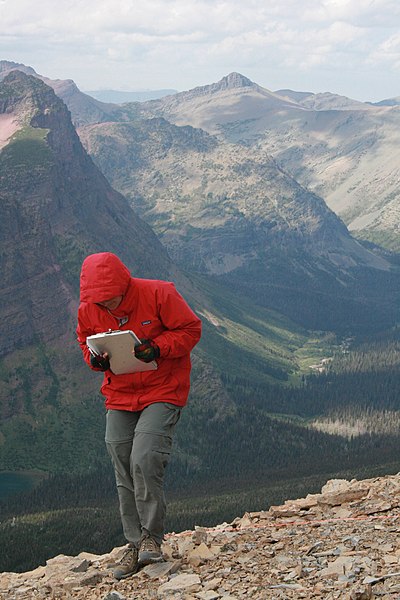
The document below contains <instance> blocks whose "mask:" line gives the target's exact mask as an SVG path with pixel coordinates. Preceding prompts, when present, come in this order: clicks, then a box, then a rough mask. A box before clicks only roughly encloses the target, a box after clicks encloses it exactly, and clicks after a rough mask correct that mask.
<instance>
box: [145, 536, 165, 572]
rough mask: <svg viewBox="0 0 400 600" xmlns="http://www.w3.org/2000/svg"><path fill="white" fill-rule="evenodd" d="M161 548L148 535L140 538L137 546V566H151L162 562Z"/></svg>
mask: <svg viewBox="0 0 400 600" xmlns="http://www.w3.org/2000/svg"><path fill="white" fill-rule="evenodd" d="M163 560H164V558H163V555H162V553H161V546H160V544H157V542H156V540H155V539H154V538H152V537H151V536H150V535H146V536H144V537H143V538H142V540H141V542H140V546H139V565H140V566H141V567H143V566H144V565H151V564H152V563H158V562H163Z"/></svg>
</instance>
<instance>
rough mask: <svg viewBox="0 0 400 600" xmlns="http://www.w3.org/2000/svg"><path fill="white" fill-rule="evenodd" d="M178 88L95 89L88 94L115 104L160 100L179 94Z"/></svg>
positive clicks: (101, 100)
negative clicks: (142, 89) (131, 90)
mask: <svg viewBox="0 0 400 600" xmlns="http://www.w3.org/2000/svg"><path fill="white" fill-rule="evenodd" d="M177 93H178V91H177V90H170V89H167V90H144V91H136V92H124V91H121V90H94V91H90V92H89V91H88V92H86V94H88V95H89V96H92V98H95V99H96V100H99V101H100V102H107V103H113V104H125V103H126V102H147V101H148V100H158V99H159V98H164V96H170V95H171V94H177Z"/></svg>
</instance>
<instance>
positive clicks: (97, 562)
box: [0, 474, 400, 600]
mask: <svg viewBox="0 0 400 600" xmlns="http://www.w3.org/2000/svg"><path fill="white" fill-rule="evenodd" d="M399 533H400V474H398V475H394V476H387V477H382V478H375V479H368V480H363V481H357V480H352V481H346V480H331V481H328V483H327V484H326V485H325V486H324V487H323V488H322V490H321V493H320V494H313V495H308V496H307V497H306V498H303V499H299V500H288V501H286V502H285V504H284V505H282V506H274V507H271V508H270V509H269V510H268V511H264V512H257V513H246V514H245V515H244V516H243V517H241V518H237V519H235V520H234V521H233V522H232V523H230V524H228V523H223V524H222V525H218V526H217V527H214V528H210V529H205V528H195V530H194V531H185V532H182V533H171V534H169V535H168V536H167V539H166V541H165V543H164V545H163V552H164V556H165V562H164V563H160V564H157V565H150V566H148V567H145V568H143V569H142V570H141V571H140V572H139V573H137V574H136V575H134V576H132V577H130V578H128V579H126V580H124V581H121V582H117V581H115V580H114V579H113V577H112V574H111V571H110V568H111V566H112V564H113V563H114V562H115V561H116V560H118V557H119V556H120V555H121V554H122V552H123V550H124V548H115V549H114V550H113V551H112V552H110V554H107V555H103V556H95V555H91V554H87V553H81V554H80V555H79V556H77V557H68V556H57V557H55V558H53V559H51V560H49V561H47V564H46V566H42V567H39V568H38V569H36V570H35V571H31V572H30V573H23V574H16V573H3V574H0V598H1V600H28V599H29V600H31V599H41V600H44V599H51V600H56V599H59V600H75V599H81V600H83V599H85V600H138V599H140V600H162V599H168V598H171V599H175V600H178V599H179V600H220V599H221V600H241V599H244V598H246V599H247V598H254V600H264V599H266V600H269V599H270V600H278V599H286V598H287V599H290V598H296V599H297V598H306V599H312V598H316V599H318V598H321V599H322V598H325V599H327V600H333V599H336V598H340V599H345V600H369V599H372V598H382V599H385V600H389V599H390V600H394V599H396V598H398V599H400V535H399Z"/></svg>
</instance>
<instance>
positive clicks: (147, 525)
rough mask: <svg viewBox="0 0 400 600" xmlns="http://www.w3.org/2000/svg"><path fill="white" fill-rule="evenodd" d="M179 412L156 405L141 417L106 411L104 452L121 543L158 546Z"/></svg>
mask: <svg viewBox="0 0 400 600" xmlns="http://www.w3.org/2000/svg"><path fill="white" fill-rule="evenodd" d="M180 413H181V408H180V407H179V406H175V405H174V404H169V403H167V402H156V403H155V404H150V406H146V408H144V409H143V410H142V411H139V412H130V411H126V410H108V411H107V417H106V436H105V437H106V446H107V450H108V453H109V455H110V457H111V461H112V463H113V466H114V471H115V480H116V484H117V490H118V497H119V509H120V514H121V521H122V528H123V531H124V535H125V538H126V539H127V540H128V542H131V543H133V544H134V545H135V546H138V545H139V541H140V538H141V537H142V535H143V534H149V535H151V536H152V537H154V539H155V540H156V541H157V542H158V543H159V544H160V543H161V541H162V539H163V535H164V524H165V514H166V505H165V497H164V489H163V482H164V471H165V467H166V466H167V464H168V462H169V458H170V453H171V448H172V436H173V432H174V429H175V425H176V423H177V422H178V420H179V417H180Z"/></svg>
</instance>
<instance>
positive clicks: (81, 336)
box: [76, 305, 101, 371]
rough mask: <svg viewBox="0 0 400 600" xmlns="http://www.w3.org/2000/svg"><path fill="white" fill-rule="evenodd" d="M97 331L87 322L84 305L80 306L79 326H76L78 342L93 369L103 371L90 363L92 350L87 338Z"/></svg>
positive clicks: (85, 358)
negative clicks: (88, 345)
mask: <svg viewBox="0 0 400 600" xmlns="http://www.w3.org/2000/svg"><path fill="white" fill-rule="evenodd" d="M94 333H95V332H94V331H93V330H92V329H91V328H90V325H89V324H88V323H87V319H85V314H84V310H83V308H82V305H80V306H79V308H78V326H77V328H76V334H77V340H78V344H79V345H80V347H81V350H82V354H83V358H84V360H85V362H86V363H87V364H88V365H89V367H90V368H91V369H92V371H101V369H96V368H95V367H93V366H92V365H91V364H90V357H91V354H90V350H89V348H88V347H87V345H86V338H87V337H88V336H89V335H93V334H94Z"/></svg>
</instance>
